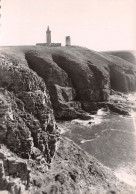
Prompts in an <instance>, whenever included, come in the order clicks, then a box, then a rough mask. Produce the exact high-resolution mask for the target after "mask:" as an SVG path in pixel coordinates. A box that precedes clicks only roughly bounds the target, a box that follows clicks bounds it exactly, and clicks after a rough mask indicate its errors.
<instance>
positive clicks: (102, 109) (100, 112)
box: [96, 108, 108, 116]
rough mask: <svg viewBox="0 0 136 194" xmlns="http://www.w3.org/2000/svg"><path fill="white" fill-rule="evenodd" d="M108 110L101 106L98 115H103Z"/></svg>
mask: <svg viewBox="0 0 136 194" xmlns="http://www.w3.org/2000/svg"><path fill="white" fill-rule="evenodd" d="M107 113H108V112H107V111H105V109H104V108H101V109H99V110H98V111H97V114H96V115H98V116H103V115H107Z"/></svg>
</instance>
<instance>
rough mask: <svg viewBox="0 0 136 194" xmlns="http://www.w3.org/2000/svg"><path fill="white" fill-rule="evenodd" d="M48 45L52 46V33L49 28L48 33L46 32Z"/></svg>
mask: <svg viewBox="0 0 136 194" xmlns="http://www.w3.org/2000/svg"><path fill="white" fill-rule="evenodd" d="M46 43H47V44H48V45H51V31H50V29H49V26H48V28H47V31H46Z"/></svg>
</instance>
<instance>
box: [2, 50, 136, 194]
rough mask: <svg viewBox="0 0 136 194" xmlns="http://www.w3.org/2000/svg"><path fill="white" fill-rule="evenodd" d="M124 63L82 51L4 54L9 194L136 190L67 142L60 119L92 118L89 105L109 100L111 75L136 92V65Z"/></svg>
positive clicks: (4, 166) (4, 158)
mask: <svg viewBox="0 0 136 194" xmlns="http://www.w3.org/2000/svg"><path fill="white" fill-rule="evenodd" d="M117 60H118V63H117V64H115V61H116V59H115V58H114V57H113V58H112V57H110V56H108V59H107V58H106V57H105V56H103V55H101V54H98V53H96V52H94V51H89V50H87V49H81V48H79V47H77V48H74V47H71V48H58V49H56V48H55V49H54V48H36V47H29V48H27V47H11V48H4V49H2V51H1V53H0V189H1V190H7V191H9V192H10V193H12V194H16V193H32V194H34V193H36V194H37V193H39V194H41V193H43V194H45V193H47V194H48V193H49V194H51V193H58V194H59V193H74V194H75V193H86V194H90V193H122V194H125V193H126V194H127V193H128V194H130V193H133V192H134V191H133V189H132V188H131V187H129V186H127V185H125V184H124V183H121V182H120V181H119V180H118V179H117V178H116V177H115V176H114V175H113V173H112V171H111V170H110V169H108V168H106V167H104V166H103V165H101V164H100V163H99V162H98V161H97V160H96V159H95V158H93V157H91V156H89V155H88V154H87V153H86V152H84V151H83V150H81V149H80V148H79V147H78V146H77V145H76V144H74V143H73V142H72V141H70V140H69V139H67V138H62V137H60V134H59V132H58V131H59V130H58V127H57V125H56V122H55V118H54V115H55V117H56V118H59V119H62V118H65V119H70V118H74V117H82V118H88V117H89V115H88V113H87V112H86V111H88V112H89V111H90V106H89V108H88V106H87V104H89V103H91V102H92V103H94V102H103V101H104V102H106V101H107V100H108V98H109V95H110V89H111V88H113V84H112V78H111V72H114V71H117V72H119V75H120V74H121V76H122V80H123V81H124V80H126V82H125V83H126V84H127V86H126V87H124V89H123V90H124V91H125V92H126V91H127V92H128V91H134V90H135V83H136V78H135V74H136V70H135V67H134V66H133V65H132V64H130V63H127V64H126V63H125V62H124V61H122V60H120V59H117ZM122 63H123V67H122ZM123 72H127V73H126V74H124V73H123ZM115 75H116V74H113V79H115ZM117 75H118V74H117ZM117 77H118V76H117ZM114 87H115V88H114V89H116V90H119V86H118V88H117V87H116V86H114ZM84 104H86V108H84V107H85V106H84Z"/></svg>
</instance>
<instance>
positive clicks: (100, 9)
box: [0, 0, 136, 51]
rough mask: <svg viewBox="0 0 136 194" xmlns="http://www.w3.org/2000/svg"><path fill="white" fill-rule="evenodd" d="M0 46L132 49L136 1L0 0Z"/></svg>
mask: <svg viewBox="0 0 136 194" xmlns="http://www.w3.org/2000/svg"><path fill="white" fill-rule="evenodd" d="M0 4H1V18H0V20H1V21H0V22H1V27H0V28H1V29H0V45H35V44H36V43H42V42H46V29H47V26H50V30H51V35H52V42H56V43H57V42H61V43H62V45H65V37H66V36H70V37H71V43H72V45H79V46H83V47H87V48H89V49H92V50H96V51H104V50H134V49H136V48H135V47H136V12H135V8H136V0H1V3H0Z"/></svg>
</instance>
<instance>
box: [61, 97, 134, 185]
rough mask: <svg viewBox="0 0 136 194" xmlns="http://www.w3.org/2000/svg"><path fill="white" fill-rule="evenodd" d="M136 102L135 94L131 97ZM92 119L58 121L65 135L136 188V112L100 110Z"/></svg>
mask: <svg viewBox="0 0 136 194" xmlns="http://www.w3.org/2000/svg"><path fill="white" fill-rule="evenodd" d="M128 98H129V99H130V100H132V101H134V102H136V94H133V95H132V94H130V95H128ZM91 117H92V119H90V120H85V121H84V120H80V119H75V120H72V121H65V122H59V123H58V125H59V128H60V129H61V133H62V135H63V136H66V137H68V138H70V139H72V140H73V141H74V142H75V143H77V144H78V145H79V146H80V147H81V148H82V149H84V150H85V151H87V152H88V153H89V154H91V155H92V156H94V157H95V158H96V159H98V160H99V161H100V162H101V163H102V164H104V165H105V166H107V167H109V168H111V169H112V170H113V172H114V173H115V175H116V176H117V177H118V178H119V179H120V180H122V181H124V182H126V183H127V184H129V185H131V186H133V187H135V188H136V112H135V111H133V110H132V111H131V112H130V115H129V116H123V115H119V114H116V113H113V112H110V111H107V112H105V111H104V110H103V109H99V110H98V111H97V113H96V114H95V115H91Z"/></svg>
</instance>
